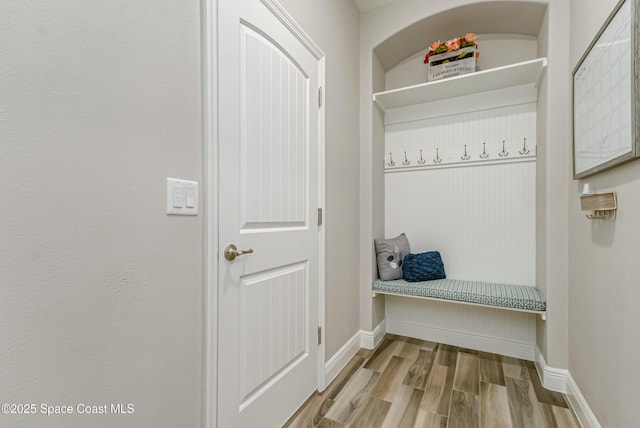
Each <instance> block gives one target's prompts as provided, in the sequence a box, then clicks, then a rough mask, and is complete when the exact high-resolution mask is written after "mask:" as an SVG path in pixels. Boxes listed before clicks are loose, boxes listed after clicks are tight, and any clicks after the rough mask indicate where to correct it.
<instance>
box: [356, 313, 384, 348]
mask: <svg viewBox="0 0 640 428" xmlns="http://www.w3.org/2000/svg"><path fill="white" fill-rule="evenodd" d="M386 332H387V320H386V319H384V320H382V322H381V323H380V324H378V325H377V326H376V328H374V329H373V331H364V330H360V346H361V347H362V348H366V349H373V348H375V347H376V346H378V343H380V341H381V340H382V338H383V337H384V335H385V333H386Z"/></svg>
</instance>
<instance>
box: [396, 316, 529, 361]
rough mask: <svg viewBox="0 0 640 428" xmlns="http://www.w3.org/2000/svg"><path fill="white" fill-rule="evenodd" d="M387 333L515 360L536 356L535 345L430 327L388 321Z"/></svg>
mask: <svg viewBox="0 0 640 428" xmlns="http://www.w3.org/2000/svg"><path fill="white" fill-rule="evenodd" d="M387 331H388V332H389V333H392V334H399V335H401V336H409V337H415V338H418V339H422V340H430V341H432V342H438V343H444V344H447V345H452V346H460V347H463V348H469V349H477V350H478V351H484V352H492V353H494V354H501V355H507V356H510V357H514V358H521V359H523V360H529V361H532V360H533V358H534V356H535V345H533V344H529V343H522V342H512V341H508V340H504V339H498V338H493V337H488V336H481V335H476V334H470V333H466V332H462V331H456V330H448V329H442V328H437V327H429V326H425V325H420V324H411V323H405V322H398V321H387Z"/></svg>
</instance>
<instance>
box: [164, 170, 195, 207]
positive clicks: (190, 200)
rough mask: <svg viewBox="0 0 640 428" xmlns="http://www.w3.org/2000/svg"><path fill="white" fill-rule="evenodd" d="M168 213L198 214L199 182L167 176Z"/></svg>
mask: <svg viewBox="0 0 640 428" xmlns="http://www.w3.org/2000/svg"><path fill="white" fill-rule="evenodd" d="M167 214H173V215H198V182H197V181H187V180H180V179H177V178H168V177H167Z"/></svg>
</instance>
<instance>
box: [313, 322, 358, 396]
mask: <svg viewBox="0 0 640 428" xmlns="http://www.w3.org/2000/svg"><path fill="white" fill-rule="evenodd" d="M359 349H360V331H357V332H356V334H354V335H353V336H352V337H351V339H349V340H348V341H347V343H345V344H344V345H342V348H340V349H338V352H336V353H335V354H333V356H332V357H331V358H329V361H327V363H326V364H325V366H324V376H323V377H324V380H325V384H324V385H321V386H320V387H318V391H320V392H322V391H324V389H325V388H326V387H327V385H329V384H330V383H331V381H333V379H335V377H336V376H338V373H340V372H341V371H342V369H344V368H345V367H346V366H347V364H348V363H349V361H350V360H351V358H353V356H354V355H356V353H357V352H358V350H359Z"/></svg>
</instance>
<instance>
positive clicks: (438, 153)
mask: <svg viewBox="0 0 640 428" xmlns="http://www.w3.org/2000/svg"><path fill="white" fill-rule="evenodd" d="M440 162H442V159H440V151H439V149H436V158H435V159H434V160H433V163H440Z"/></svg>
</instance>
